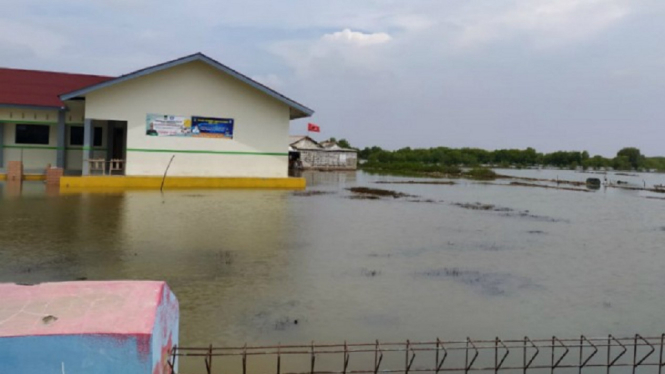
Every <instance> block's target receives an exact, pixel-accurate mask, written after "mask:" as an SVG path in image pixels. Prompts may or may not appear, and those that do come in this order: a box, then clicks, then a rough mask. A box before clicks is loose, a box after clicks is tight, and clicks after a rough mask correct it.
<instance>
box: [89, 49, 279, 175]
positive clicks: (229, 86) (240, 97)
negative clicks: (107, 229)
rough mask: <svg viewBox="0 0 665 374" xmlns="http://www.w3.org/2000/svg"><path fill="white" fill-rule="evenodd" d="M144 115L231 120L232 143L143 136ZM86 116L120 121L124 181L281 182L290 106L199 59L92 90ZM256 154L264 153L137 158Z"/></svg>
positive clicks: (229, 141)
mask: <svg viewBox="0 0 665 374" xmlns="http://www.w3.org/2000/svg"><path fill="white" fill-rule="evenodd" d="M148 113H157V114H168V115H184V116H206V117H221V118H233V119H234V120H235V125H234V139H233V140H227V139H205V138H183V137H153V136H147V135H146V134H145V132H146V115H147V114H148ZM85 116H86V117H87V118H92V119H102V120H118V121H127V148H128V152H127V165H126V167H127V169H126V174H127V175H162V174H163V173H164V170H165V168H166V166H167V164H168V162H169V159H170V158H171V156H172V155H174V154H175V159H174V160H173V164H172V165H171V168H170V169H169V175H172V176H176V175H178V176H217V177H286V176H287V173H288V156H287V153H288V139H289V137H288V131H289V107H288V106H287V105H286V104H284V103H282V102H280V101H278V100H276V99H274V98H272V97H270V96H268V95H266V94H265V93H263V92H261V91H259V90H257V89H255V88H253V87H251V86H249V85H247V84H245V83H243V82H241V81H239V80H237V79H235V78H233V77H231V76H229V75H226V74H224V73H222V72H220V71H219V70H217V69H215V68H213V67H211V66H209V65H207V64H205V63H203V62H199V61H195V62H191V63H187V64H183V65H180V66H177V67H174V68H171V69H167V70H163V71H161V72H157V73H154V74H150V75H147V76H143V77H139V78H135V79H132V80H129V81H126V82H123V83H119V84H116V85H113V86H110V87H106V88H103V89H99V90H97V91H94V92H91V93H89V94H88V95H87V96H86V104H85ZM137 149H143V150H177V151H191V150H194V151H212V152H258V153H281V154H283V156H270V155H244V154H243V155H226V154H192V153H178V152H168V151H167V152H141V151H136V150H137Z"/></svg>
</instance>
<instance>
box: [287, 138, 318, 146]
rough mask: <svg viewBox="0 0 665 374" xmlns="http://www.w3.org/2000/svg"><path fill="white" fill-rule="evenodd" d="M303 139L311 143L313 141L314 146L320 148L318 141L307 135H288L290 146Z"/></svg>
mask: <svg viewBox="0 0 665 374" xmlns="http://www.w3.org/2000/svg"><path fill="white" fill-rule="evenodd" d="M303 140H309V141H310V142H311V143H313V145H314V146H316V147H317V148H321V146H320V145H319V142H317V141H316V140H314V139H312V138H310V137H309V136H307V135H289V145H291V146H294V145H295V144H297V143H299V142H301V141H303Z"/></svg>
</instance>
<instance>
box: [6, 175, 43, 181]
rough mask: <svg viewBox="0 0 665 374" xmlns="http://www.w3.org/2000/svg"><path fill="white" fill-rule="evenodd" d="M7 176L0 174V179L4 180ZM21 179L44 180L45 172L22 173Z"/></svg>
mask: <svg viewBox="0 0 665 374" xmlns="http://www.w3.org/2000/svg"><path fill="white" fill-rule="evenodd" d="M8 179H9V178H7V174H0V181H6V180H8ZM22 180H24V181H45V180H46V175H45V174H23V178H22Z"/></svg>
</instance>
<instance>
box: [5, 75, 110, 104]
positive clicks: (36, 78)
mask: <svg viewBox="0 0 665 374" xmlns="http://www.w3.org/2000/svg"><path fill="white" fill-rule="evenodd" d="M111 79H113V77H106V76H101V75H87V74H70V73H57V72H52V71H38V70H24V69H9V68H0V106H22V107H38V108H44V109H50V108H62V107H64V105H65V104H64V103H63V102H62V100H60V98H59V97H58V95H60V94H61V93H63V92H68V91H72V90H76V89H79V88H82V87H86V86H90V85H94V84H99V83H102V82H105V81H108V80H111Z"/></svg>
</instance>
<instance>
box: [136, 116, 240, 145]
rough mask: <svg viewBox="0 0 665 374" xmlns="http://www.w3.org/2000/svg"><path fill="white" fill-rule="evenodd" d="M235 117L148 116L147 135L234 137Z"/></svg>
mask: <svg viewBox="0 0 665 374" xmlns="http://www.w3.org/2000/svg"><path fill="white" fill-rule="evenodd" d="M233 122H234V121H233V119H231V118H211V117H186V116H174V115H165V114H148V115H147V116H146V132H145V133H146V135H148V136H178V137H191V138H221V139H233Z"/></svg>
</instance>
